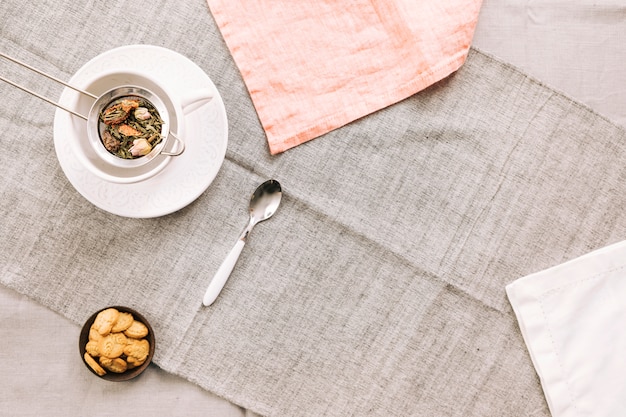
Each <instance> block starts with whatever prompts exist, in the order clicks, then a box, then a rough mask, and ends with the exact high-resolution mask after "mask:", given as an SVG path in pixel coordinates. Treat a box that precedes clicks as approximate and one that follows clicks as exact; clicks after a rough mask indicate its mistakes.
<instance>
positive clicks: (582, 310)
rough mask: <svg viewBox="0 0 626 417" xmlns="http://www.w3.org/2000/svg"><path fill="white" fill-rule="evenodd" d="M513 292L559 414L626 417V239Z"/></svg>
mask: <svg viewBox="0 0 626 417" xmlns="http://www.w3.org/2000/svg"><path fill="white" fill-rule="evenodd" d="M506 291H507V295H508V297H509V301H510V302H511V305H512V306H513V309H514V310H515V314H516V315H517V319H518V321H519V325H520V328H521V331H522V334H523V337H524V340H525V342H526V345H527V347H528V350H529V351H530V355H531V357H532V361H533V363H534V366H535V369H536V370H537V373H538V375H539V378H540V379H541V384H542V386H543V391H544V393H545V395H546V398H547V401H548V406H549V407H550V411H551V413H552V415H553V417H570V416H594V417H606V416H612V417H613V416H614V417H624V416H626V241H623V242H620V243H616V244H613V245H611V246H608V247H605V248H603V249H599V250H597V251H594V252H591V253H589V254H586V255H584V256H581V257H580V258H577V259H574V260H571V261H569V262H566V263H564V264H561V265H558V266H555V267H552V268H549V269H547V270H544V271H541V272H538V273H535V274H532V275H528V276H526V277H524V278H520V279H518V280H517V281H515V282H513V283H511V284H509V285H508V286H507V287H506Z"/></svg>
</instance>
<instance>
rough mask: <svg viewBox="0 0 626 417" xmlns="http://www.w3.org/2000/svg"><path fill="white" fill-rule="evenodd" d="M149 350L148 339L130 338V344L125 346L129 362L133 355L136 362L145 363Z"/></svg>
mask: <svg viewBox="0 0 626 417" xmlns="http://www.w3.org/2000/svg"><path fill="white" fill-rule="evenodd" d="M149 352H150V343H149V342H148V341H147V340H146V339H141V340H137V339H128V344H127V345H126V347H125V348H124V354H125V355H126V356H127V357H128V360H129V362H130V358H131V357H132V358H133V360H135V362H141V363H143V361H145V360H146V358H147V357H148V353H149Z"/></svg>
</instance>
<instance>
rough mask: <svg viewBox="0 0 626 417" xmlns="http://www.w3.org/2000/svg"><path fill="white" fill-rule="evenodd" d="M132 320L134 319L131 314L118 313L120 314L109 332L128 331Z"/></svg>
mask: <svg viewBox="0 0 626 417" xmlns="http://www.w3.org/2000/svg"><path fill="white" fill-rule="evenodd" d="M133 320H134V318H133V315H132V314H130V313H126V312H120V314H119V315H118V316H117V320H116V321H115V324H113V327H112V328H111V332H112V333H117V332H123V331H124V330H126V329H128V328H129V327H130V325H131V324H133Z"/></svg>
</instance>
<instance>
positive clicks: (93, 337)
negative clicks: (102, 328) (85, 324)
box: [89, 326, 102, 342]
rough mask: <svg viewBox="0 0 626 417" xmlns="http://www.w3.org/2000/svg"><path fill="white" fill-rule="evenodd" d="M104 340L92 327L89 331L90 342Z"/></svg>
mask: <svg viewBox="0 0 626 417" xmlns="http://www.w3.org/2000/svg"><path fill="white" fill-rule="evenodd" d="M100 339H102V335H101V334H100V333H98V331H97V330H96V329H95V327H93V326H91V328H90V329H89V341H92V340H93V341H96V342H97V341H98V340H100Z"/></svg>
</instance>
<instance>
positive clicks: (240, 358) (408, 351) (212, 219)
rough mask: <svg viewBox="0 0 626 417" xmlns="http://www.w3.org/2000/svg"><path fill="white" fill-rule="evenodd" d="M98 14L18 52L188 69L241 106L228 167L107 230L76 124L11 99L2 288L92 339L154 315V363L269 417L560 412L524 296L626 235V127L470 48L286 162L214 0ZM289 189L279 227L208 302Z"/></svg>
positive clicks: (62, 18)
mask: <svg viewBox="0 0 626 417" xmlns="http://www.w3.org/2000/svg"><path fill="white" fill-rule="evenodd" d="M57 4H58V6H57ZM85 6H86V4H85V5H76V3H75V2H72V3H70V2H64V4H63V5H61V4H60V3H54V7H49V8H41V7H37V6H35V5H31V4H22V3H21V2H17V1H8V2H6V3H4V4H3V6H2V7H0V18H1V19H2V21H3V24H2V36H1V39H0V47H1V48H2V50H4V51H6V52H7V53H9V54H12V55H15V56H18V57H20V58H22V59H24V60H28V61H29V62H31V63H32V64H34V65H35V66H37V67H38V68H41V69H43V70H47V71H49V72H54V73H55V74H56V75H57V76H60V77H61V78H63V77H65V78H66V79H69V78H70V76H71V75H72V74H73V73H74V72H75V71H76V70H77V69H78V68H80V66H81V65H82V64H83V63H84V62H86V61H87V60H88V59H90V58H92V57H93V56H95V55H97V54H99V53H101V52H104V51H106V50H108V49H110V48H112V47H115V46H120V45H124V44H129V43H147V44H156V45H160V46H164V47H167V48H170V49H173V50H175V51H177V52H180V53H182V54H184V55H186V56H187V57H189V58H190V59H192V60H193V61H194V62H196V63H197V64H198V65H199V66H200V67H202V68H203V69H204V70H205V71H206V72H207V74H209V75H210V77H211V78H212V80H213V81H214V82H215V84H216V85H217V87H218V89H219V91H220V92H221V95H222V97H223V99H224V102H225V106H226V110H227V113H228V117H229V132H230V133H229V143H228V150H227V154H226V160H225V162H224V164H223V166H222V169H221V170H220V172H219V174H218V176H217V178H216V179H215V181H214V182H213V184H212V185H211V186H210V187H209V189H208V190H207V191H206V192H205V193H204V194H203V195H201V196H200V197H199V198H198V199H197V200H196V201H195V202H193V203H192V204H190V205H189V206H188V207H185V208H183V209H182V210H180V211H178V212H176V213H173V214H171V215H167V216H164V217H159V218H155V219H129V218H123V217H119V216H116V215H113V214H109V213H107V212H104V211H102V210H100V209H98V208H96V207H94V206H93V205H91V204H90V203H89V202H88V201H86V200H85V199H84V198H83V197H81V196H80V195H79V194H78V193H77V192H76V191H75V190H74V189H73V187H72V186H71V184H70V183H69V182H68V180H67V179H66V178H65V176H64V174H63V172H62V170H61V168H60V167H59V164H58V162H57V160H56V156H55V151H54V146H53V140H52V121H53V114H54V108H53V107H51V106H49V105H48V104H46V103H42V102H39V101H37V100H36V99H33V98H31V97H29V96H26V95H25V94H24V93H22V92H20V91H17V90H15V89H13V88H12V87H9V86H7V85H0V94H2V97H3V103H2V105H1V106H0V130H1V131H2V134H1V136H0V138H1V140H0V158H1V165H2V180H0V193H1V195H2V198H1V199H0V210H1V213H2V222H0V233H1V234H2V242H1V243H0V253H1V255H2V259H3V262H2V266H1V270H0V280H1V282H2V284H4V285H6V286H8V287H11V288H14V289H16V290H17V291H19V292H21V293H24V294H27V295H28V296H30V297H32V298H33V299H35V300H37V301H39V302H41V303H42V304H44V305H46V306H48V307H50V308H51V309H53V310H55V311H58V312H60V313H61V314H63V315H64V316H66V317H68V318H70V319H71V320H73V321H75V322H76V323H81V322H82V321H84V320H85V319H86V318H87V317H88V316H89V315H90V314H91V313H92V312H93V311H95V310H96V309H98V308H100V307H102V306H106V305H114V304H122V305H128V306H132V307H134V308H136V309H138V310H140V311H141V312H142V313H143V314H144V315H145V316H147V317H148V318H149V319H150V320H151V322H152V325H153V327H154V329H155V333H156V334H157V338H158V339H157V350H156V356H155V363H156V364H158V365H159V366H160V367H162V368H163V369H165V370H167V371H169V372H172V373H174V374H177V375H181V376H183V377H185V378H187V379H189V380H191V381H193V382H195V383H197V384H198V385H200V386H201V387H203V388H205V389H207V390H210V391H212V392H214V393H216V394H218V395H220V396H223V397H225V398H227V399H229V400H231V401H233V402H234V403H236V404H238V405H240V406H243V407H246V408H249V409H251V410H253V411H255V412H258V413H260V414H262V415H267V416H319V415H325V416H346V415H354V416H361V415H372V416H389V415H398V416H400V415H403V416H404V415H415V416H417V415H438V416H502V415H530V414H532V415H535V416H548V415H549V412H548V409H547V406H546V404H545V399H544V397H543V395H542V392H541V387H540V384H539V381H538V379H537V376H536V373H535V371H534V369H533V366H532V363H531V359H530V357H529V355H528V352H527V350H526V347H525V345H524V342H523V340H522V336H521V334H520V331H519V328H518V326H517V323H516V320H515V316H514V314H513V312H512V310H511V307H510V305H509V303H508V301H507V299H506V294H505V291H504V287H505V285H506V284H507V283H509V282H511V281H513V280H515V279H517V278H519V277H521V276H524V275H526V274H529V273H531V272H534V271H538V270H541V269H544V268H546V267H549V266H552V265H555V264H558V263H561V262H563V261H565V260H567V259H571V258H573V257H575V256H578V255H582V254H584V253H586V252H589V251H591V250H593V249H596V248H599V247H602V246H605V245H607V244H610V243H613V242H616V241H619V240H623V238H624V236H625V234H626V220H625V219H624V217H623V216H621V214H622V210H623V208H624V207H625V206H626V192H624V191H625V186H624V182H625V181H624V180H625V179H626V169H625V168H624V167H625V166H626V152H625V151H624V144H625V140H626V132H625V131H624V129H623V128H621V127H619V126H617V125H615V124H613V123H611V122H610V121H609V120H607V119H605V118H603V117H601V116H600V115H598V114H596V113H594V112H592V111H590V110H589V109H588V108H586V107H584V106H582V105H580V104H578V103H576V102H574V101H573V100H570V99H568V98H567V97H565V96H564V95H562V94H559V93H558V92H556V91H554V90H552V89H550V88H549V87H548V86H545V85H542V84H541V83H540V82H538V81H536V80H534V79H531V78H529V77H527V76H526V75H524V74H523V73H521V72H519V71H517V70H516V69H514V68H512V67H510V66H508V65H506V64H504V63H502V62H500V61H498V60H496V59H494V58H492V57H490V56H488V55H486V54H483V53H481V52H480V51H478V50H472V52H471V53H470V56H469V57H468V60H467V62H466V64H465V65H464V67H463V68H462V69H461V70H460V71H459V72H457V73H455V74H454V75H452V76H450V77H449V78H447V79H445V80H444V81H442V82H440V83H438V84H436V85H434V86H432V87H431V88H429V89H427V90H426V91H423V92H421V93H419V94H417V95H415V96H413V97H411V98H410V99H408V100H405V101H403V102H401V103H398V104H397V105H394V106H392V107H389V108H386V109H384V110H381V111H379V112H377V113H375V114H372V115H371V116H368V117H366V118H363V119H360V120H358V121H356V122H354V123H351V124H350V125H348V126H345V127H344V128H341V129H338V130H336V131H334V132H331V133H329V134H327V135H325V136H323V137H321V138H318V139H316V140H313V141H310V142H308V143H306V144H303V145H301V146H299V147H297V148H295V149H292V150H290V151H287V152H286V153H284V154H281V155H279V156H270V155H269V152H268V149H267V145H266V141H265V139H264V137H263V131H262V129H261V126H260V123H259V121H258V119H257V118H256V115H255V112H254V108H253V106H252V104H251V102H250V99H249V96H248V95H247V92H246V90H245V86H244V84H243V82H242V80H241V77H240V75H239V73H238V71H237V68H236V67H235V65H234V63H233V61H232V59H231V57H230V55H229V54H228V50H227V48H226V47H225V45H224V43H223V40H222V39H221V37H220V35H219V32H218V30H217V28H216V26H215V23H214V22H213V20H212V18H211V16H210V14H209V13H208V10H207V8H206V6H205V4H204V2H202V1H194V2H188V3H186V4H184V5H183V4H174V3H167V2H154V3H150V4H149V5H139V4H125V6H124V8H122V7H121V6H115V9H114V10H111V9H108V8H107V7H108V6H107V5H105V4H91V5H90V7H85ZM43 9H45V10H43ZM109 16H118V17H119V18H115V19H113V18H106V17H109ZM9 17H10V18H9ZM140 18H141V19H143V24H142V25H137V24H136V22H137V21H139V19H140ZM35 21H36V22H38V24H34V23H33V22H35ZM77 21H79V22H89V24H87V25H77V24H74V25H72V24H69V23H70V22H77ZM58 27H64V28H66V30H64V31H58V30H56V29H54V28H58ZM51 34H54V36H51ZM76 39H80V40H81V42H80V43H77V42H75V40H76ZM0 69H2V71H3V72H5V71H6V73H9V75H13V76H19V77H21V78H22V79H25V80H26V81H27V82H29V83H31V84H33V85H36V86H37V87H41V88H42V89H43V90H44V91H46V90H47V91H48V92H50V93H51V94H58V90H55V89H54V88H53V87H47V86H44V85H43V83H41V82H39V81H36V78H35V77H32V76H31V75H25V74H23V73H21V72H20V71H19V70H16V69H15V68H14V67H12V66H9V65H6V64H4V63H3V64H2V65H1V66H0ZM267 178H276V179H277V180H279V181H280V182H281V184H282V185H283V190H284V196H283V203H282V205H281V207H280V209H279V211H278V212H277V214H276V215H275V216H274V217H273V218H272V219H271V220H270V221H268V222H266V223H263V224H261V225H259V226H257V228H255V230H254V232H253V234H252V235H251V237H250V240H249V242H248V244H247V247H246V249H245V250H244V252H243V254H242V256H241V258H240V260H239V262H238V264H237V266H236V268H235V270H234V271H233V274H232V275H231V278H230V280H229V281H228V283H227V285H226V287H225V289H224V291H223V292H222V294H221V295H220V297H219V298H218V300H217V302H216V303H215V304H214V305H213V306H212V307H210V308H206V307H202V306H201V299H202V295H203V293H204V290H205V289H206V285H207V284H208V281H209V279H210V278H211V276H212V274H213V273H214V272H215V270H216V269H217V267H218V266H219V264H220V262H221V261H222V259H223V258H224V257H225V255H226V254H227V252H228V250H229V249H230V247H231V245H232V244H233V243H234V241H233V240H234V239H235V238H236V236H237V235H238V233H239V232H240V231H241V228H242V227H243V225H244V224H245V222H246V220H247V203H248V197H249V195H250V193H251V191H252V190H253V189H254V188H255V187H256V185H258V184H259V183H260V182H262V181H263V180H265V179H267ZM77 360H78V358H77Z"/></svg>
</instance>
